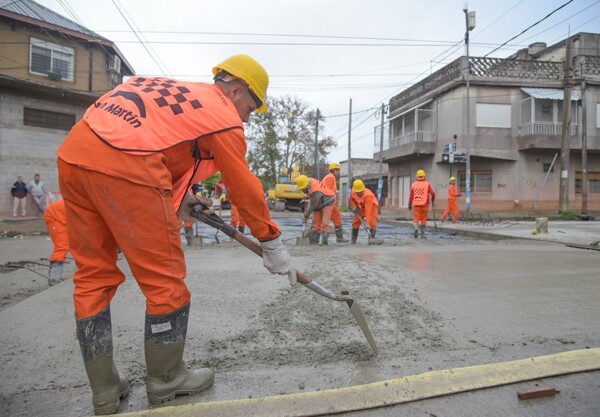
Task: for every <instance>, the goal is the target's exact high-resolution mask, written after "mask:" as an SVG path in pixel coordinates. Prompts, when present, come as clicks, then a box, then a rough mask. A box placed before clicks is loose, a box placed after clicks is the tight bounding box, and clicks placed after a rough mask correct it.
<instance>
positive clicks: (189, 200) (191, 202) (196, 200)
mask: <svg viewBox="0 0 600 417" xmlns="http://www.w3.org/2000/svg"><path fill="white" fill-rule="evenodd" d="M196 204H202V205H203V206H204V207H205V208H206V209H205V210H204V211H205V212H208V213H209V214H212V213H213V211H212V209H211V207H212V199H210V198H206V197H198V196H195V195H193V194H191V193H186V194H185V197H183V201H182V202H181V206H180V207H179V215H180V216H181V218H182V219H183V221H187V222H191V223H193V222H195V221H196V220H198V219H196V218H195V217H193V216H192V215H191V214H190V213H191V211H192V207H194V206H195V205H196Z"/></svg>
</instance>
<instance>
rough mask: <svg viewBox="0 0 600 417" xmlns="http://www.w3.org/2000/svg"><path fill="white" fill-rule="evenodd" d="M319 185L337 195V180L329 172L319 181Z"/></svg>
mask: <svg viewBox="0 0 600 417" xmlns="http://www.w3.org/2000/svg"><path fill="white" fill-rule="evenodd" d="M321 185H322V186H323V187H324V188H329V189H330V190H331V191H333V192H334V193H335V194H337V178H336V177H335V175H333V174H332V173H331V172H330V173H329V174H327V175H325V177H324V178H323V179H322V180H321Z"/></svg>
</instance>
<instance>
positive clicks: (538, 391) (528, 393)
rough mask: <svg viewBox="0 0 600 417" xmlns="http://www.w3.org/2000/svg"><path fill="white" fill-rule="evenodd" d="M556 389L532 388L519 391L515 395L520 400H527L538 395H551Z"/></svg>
mask: <svg viewBox="0 0 600 417" xmlns="http://www.w3.org/2000/svg"><path fill="white" fill-rule="evenodd" d="M556 392H557V391H556V389H554V388H548V387H545V388H542V387H540V388H533V389H528V390H525V391H519V392H518V393H517V396H518V397H519V399H520V400H529V399H531V398H540V397H552V396H554V395H555V394H556Z"/></svg>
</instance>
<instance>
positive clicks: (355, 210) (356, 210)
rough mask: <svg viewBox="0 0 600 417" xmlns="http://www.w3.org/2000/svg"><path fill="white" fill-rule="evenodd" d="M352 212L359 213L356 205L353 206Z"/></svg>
mask: <svg viewBox="0 0 600 417" xmlns="http://www.w3.org/2000/svg"><path fill="white" fill-rule="evenodd" d="M352 213H354V214H356V215H357V216H358V215H359V214H358V209H357V208H356V207H352Z"/></svg>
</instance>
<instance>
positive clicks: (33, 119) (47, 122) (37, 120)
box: [23, 107, 75, 131]
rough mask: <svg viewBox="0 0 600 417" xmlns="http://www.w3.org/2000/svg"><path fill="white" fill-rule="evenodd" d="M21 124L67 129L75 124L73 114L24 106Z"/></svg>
mask: <svg viewBox="0 0 600 417" xmlns="http://www.w3.org/2000/svg"><path fill="white" fill-rule="evenodd" d="M23 124H24V125H25V126H34V127H46V128H49V129H59V130H66V131H69V130H71V128H72V127H73V126H74V125H75V115H74V114H66V113H57V112H53V111H47V110H39V109H31V108H29V107H24V108H23Z"/></svg>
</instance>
